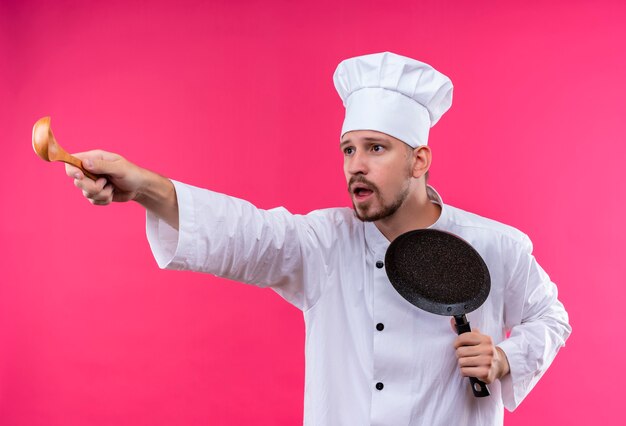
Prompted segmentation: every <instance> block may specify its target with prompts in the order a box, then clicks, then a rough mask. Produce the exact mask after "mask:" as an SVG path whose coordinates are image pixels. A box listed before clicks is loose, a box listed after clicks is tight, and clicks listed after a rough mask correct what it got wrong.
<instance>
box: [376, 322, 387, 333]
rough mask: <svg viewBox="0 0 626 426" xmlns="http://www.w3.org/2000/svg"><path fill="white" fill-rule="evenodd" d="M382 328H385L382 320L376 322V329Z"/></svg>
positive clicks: (380, 329)
mask: <svg viewBox="0 0 626 426" xmlns="http://www.w3.org/2000/svg"><path fill="white" fill-rule="evenodd" d="M384 328H385V324H383V323H382V322H379V323H378V324H376V330H378V331H383V329H384Z"/></svg>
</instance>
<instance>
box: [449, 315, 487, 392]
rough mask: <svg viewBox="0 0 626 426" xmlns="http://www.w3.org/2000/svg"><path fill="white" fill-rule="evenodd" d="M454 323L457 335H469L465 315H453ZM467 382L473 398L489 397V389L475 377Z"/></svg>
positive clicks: (469, 329) (469, 328)
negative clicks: (470, 386)
mask: <svg viewBox="0 0 626 426" xmlns="http://www.w3.org/2000/svg"><path fill="white" fill-rule="evenodd" d="M454 322H455V325H456V332H457V334H463V333H469V332H470V331H472V328H471V327H470V323H469V321H468V320H467V317H466V316H465V314H463V315H455V316H454ZM469 381H470V384H471V385H472V392H474V396H475V397H477V398H481V397H484V396H489V395H491V392H489V388H488V387H487V384H486V383H485V382H483V381H480V380H478V379H477V378H476V377H470V378H469Z"/></svg>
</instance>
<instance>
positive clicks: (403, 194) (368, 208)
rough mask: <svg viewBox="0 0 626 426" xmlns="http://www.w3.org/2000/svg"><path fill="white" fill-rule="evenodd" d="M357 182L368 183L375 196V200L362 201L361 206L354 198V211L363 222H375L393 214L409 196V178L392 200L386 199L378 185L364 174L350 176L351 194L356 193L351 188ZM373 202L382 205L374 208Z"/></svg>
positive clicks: (349, 190) (349, 186)
mask: <svg viewBox="0 0 626 426" xmlns="http://www.w3.org/2000/svg"><path fill="white" fill-rule="evenodd" d="M355 183H363V184H365V185H367V187H368V189H370V190H371V191H372V197H373V198H375V200H372V199H370V200H368V201H367V202H365V203H362V205H361V207H357V206H356V203H355V202H354V199H352V207H353V208H354V213H355V214H356V217H357V218H358V219H359V220H361V221H362V222H375V221H377V220H381V219H385V218H387V217H390V216H392V215H393V214H394V213H395V212H396V211H398V209H399V208H400V206H402V204H403V203H404V201H405V200H406V199H407V197H408V196H409V179H407V181H406V184H405V185H404V186H403V188H401V189H400V190H399V191H398V192H397V193H396V194H395V196H394V197H393V199H392V200H390V201H386V200H384V199H383V197H382V195H381V194H380V190H379V189H378V187H377V186H376V185H375V184H374V183H372V182H370V181H368V180H367V179H365V177H363V176H362V175H357V176H353V177H352V178H350V182H349V184H348V192H350V194H351V195H354V194H353V192H352V190H351V189H350V188H352V185H353V184H355ZM372 203H376V204H378V205H379V206H380V207H379V208H378V209H374V208H372Z"/></svg>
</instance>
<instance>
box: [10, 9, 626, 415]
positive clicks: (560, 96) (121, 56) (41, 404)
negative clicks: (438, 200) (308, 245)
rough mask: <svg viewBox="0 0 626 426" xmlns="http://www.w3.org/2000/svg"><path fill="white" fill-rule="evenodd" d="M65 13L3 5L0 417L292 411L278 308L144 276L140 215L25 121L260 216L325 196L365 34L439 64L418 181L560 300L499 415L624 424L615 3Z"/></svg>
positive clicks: (188, 282) (176, 275)
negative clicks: (239, 202)
mask: <svg viewBox="0 0 626 426" xmlns="http://www.w3.org/2000/svg"><path fill="white" fill-rule="evenodd" d="M85 3H87V2H80V1H55V2H44V1H28V0H22V1H13V2H12V1H9V0H2V1H0V85H1V86H0V129H1V131H2V138H3V143H2V147H3V149H4V150H5V152H4V156H3V157H4V161H3V162H2V164H3V167H2V168H1V169H0V194H1V195H2V198H1V203H2V204H1V208H0V244H1V246H0V247H1V249H2V256H1V258H0V267H1V270H2V273H1V275H0V424H2V425H3V426H15V425H28V426H36V425H64V426H69V425H205V424H206V425H244V424H255V425H295V424H301V419H302V399H303V383H304V380H303V374H304V354H303V344H304V335H303V330H304V325H303V320H302V315H301V313H300V312H299V311H298V310H296V309H295V308H293V307H292V306H290V305H288V304H287V303H285V302H284V301H282V299H280V298H279V297H278V296H277V295H276V294H274V293H273V292H272V291H269V290H259V289H256V288H253V287H249V286H245V285H243V284H237V283H232V282H227V281H225V280H222V279H217V278H214V277H212V276H208V275H201V274H192V273H181V272H171V271H161V270H159V269H158V268H157V266H156V263H155V262H154V260H153V259H152V256H151V254H150V251H149V248H148V244H147V242H146V239H145V234H144V226H145V221H144V213H143V211H142V210H141V209H140V208H139V207H138V206H136V205H114V206H111V207H107V208H101V207H93V206H91V205H90V204H89V203H88V202H86V201H85V200H84V199H83V198H82V196H81V194H80V193H79V191H77V190H76V188H74V187H73V185H72V182H71V180H69V179H68V178H66V177H65V175H64V171H63V166H62V165H61V164H47V163H44V162H43V161H41V160H39V159H38V158H37V157H36V156H35V154H34V153H33V151H32V148H31V144H30V137H31V128H32V125H33V123H34V122H35V121H36V120H37V119H38V118H40V117H42V116H45V115H51V116H52V128H53V130H54V132H55V135H56V137H57V139H58V140H59V142H60V143H61V145H62V146H64V147H65V148H66V149H68V150H69V151H74V152H75V151H82V150H88V149H93V148H102V149H107V150H111V151H115V152H119V153H122V154H123V155H124V156H126V157H127V158H129V159H131V160H132V161H135V162H137V163H139V164H141V165H143V166H145V167H148V168H151V169H154V170H156V171H158V172H160V173H162V174H165V175H167V176H169V177H172V178H175V179H178V180H181V181H184V182H188V183H192V184H195V185H198V186H202V187H208V188H211V189H214V190H217V191H223V192H226V193H229V194H232V195H235V196H238V197H242V198H246V199H248V200H250V201H252V202H254V203H255V204H257V205H258V206H259V207H263V208H270V207H275V206H278V205H284V206H285V207H287V208H288V209H289V210H291V211H292V212H295V213H306V212H308V211H310V210H312V209H315V208H320V207H329V206H337V205H347V204H348V202H349V200H348V197H347V193H346V191H345V183H344V180H343V175H342V171H341V161H342V160H341V155H340V152H339V149H338V138H339V130H340V126H341V120H342V116H343V109H342V106H341V102H340V100H339V98H338V96H337V94H336V93H335V90H334V88H333V85H332V73H333V71H334V69H335V67H336V65H337V64H338V63H339V61H340V60H341V59H344V58H346V57H349V56H353V55H358V54H364V53H372V52H378V51H383V50H391V51H394V52H396V53H400V54H404V55H408V56H412V57H415V58H418V59H421V60H423V61H425V62H428V63H431V64H433V65H435V66H436V67H437V68H438V69H440V70H441V71H442V72H444V73H446V74H447V75H449V76H450V77H451V78H452V80H453V82H454V83H455V87H456V89H455V99H454V105H453V107H452V109H451V111H450V112H449V113H448V114H447V115H445V116H444V118H443V119H442V120H441V122H440V123H439V124H438V125H437V126H436V127H435V128H434V129H433V130H432V132H431V138H430V144H431V147H432V150H433V153H434V154H433V155H434V165H433V168H432V183H433V185H434V186H435V187H436V188H437V189H438V191H439V192H440V193H441V194H442V196H443V198H444V200H445V201H446V202H447V203H449V204H452V205H456V206H458V207H461V208H464V209H467V210H471V211H474V212H476V213H479V214H482V215H485V216H488V217H491V218H495V219H497V220H500V221H503V222H505V223H508V224H511V225H514V226H516V227H518V228H520V229H522V230H523V231H525V232H526V233H528V234H529V236H530V237H531V238H532V240H533V241H534V243H535V248H536V249H535V254H536V256H537V257H538V259H539V261H540V262H541V263H542V265H543V266H544V267H545V268H546V270H547V271H548V272H549V273H550V275H551V277H552V278H553V280H554V281H556V282H557V283H558V285H559V290H560V298H561V300H562V301H563V302H564V304H565V306H566V308H567V309H568V311H569V313H570V317H571V323H572V325H573V328H574V331H573V335H572V337H571V339H570V340H569V341H568V343H567V346H566V347H565V348H564V349H563V350H562V351H561V353H560V354H559V356H558V357H557V359H556V362H555V364H554V365H553V366H552V368H551V369H550V370H549V371H548V373H547V374H546V376H545V377H544V378H543V379H542V380H541V381H540V382H539V384H538V386H537V387H536V389H535V390H534V391H533V392H532V393H531V394H530V396H529V397H528V398H527V400H526V401H524V403H523V404H522V405H521V407H520V408H519V409H518V410H517V411H515V412H514V413H507V423H508V424H509V425H526V424H540V425H544V424H545V425H555V424H563V425H564V424H567V425H578V424H603V425H613V424H615V425H616V424H623V423H622V421H620V419H623V411H622V409H623V400H624V396H623V395H624V394H623V382H624V380H625V379H626V374H625V373H624V369H623V364H624V359H626V351H625V343H624V333H623V331H622V330H623V320H622V319H623V317H624V315H623V314H622V313H623V312H624V306H625V305H626V297H625V293H626V292H625V290H624V277H625V276H626V267H625V265H626V262H625V261H624V254H623V253H624V250H623V244H624V238H625V236H626V232H625V231H626V229H625V227H626V225H625V222H626V221H625V220H624V218H623V214H624V213H623V212H624V207H626V206H625V204H626V203H625V201H624V198H625V197H624V189H623V187H622V185H621V181H623V178H624V165H623V163H624V158H625V155H626V150H625V148H624V144H623V142H624V135H625V131H626V124H625V123H626V120H625V119H624V112H625V110H626V108H625V105H624V99H626V83H625V81H624V80H625V79H624V76H625V75H626V55H625V54H624V52H626V46H625V45H626V25H624V23H625V22H626V7H625V6H624V3H623V2H621V1H615V2H610V1H603V2H598V1H593V2H592V1H544V2H527V1H519V2H500V1H489V2H487V1H485V2H466V1H457V2H453V1H449V2H426V1H415V0H414V1H396V2H393V3H389V2H382V1H373V0H369V1H366V0H358V1H350V2H347V1H338V0H333V1H327V0H322V1H316V2H294V1H287V0H285V1H272V2H268V1H231V2H228V1H226V0H221V1H212V2H202V1H195V2H189V1H182V0H181V1H176V2H171V3H168V2H164V1H160V2H128V1H107V2H93V4H91V5H88V6H87V5H85ZM390 4H393V7H391V6H389V5H390ZM620 314H622V315H620ZM442 403H445V401H444V402H442Z"/></svg>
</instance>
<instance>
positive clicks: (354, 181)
mask: <svg viewBox="0 0 626 426" xmlns="http://www.w3.org/2000/svg"><path fill="white" fill-rule="evenodd" d="M357 183H361V184H363V185H365V186H366V187H367V189H369V190H371V191H373V192H379V191H378V187H377V186H376V184H374V183H373V182H370V181H369V180H367V179H366V178H365V176H363V175H355V176H352V177H351V178H350V180H349V181H348V192H349V193H350V194H352V193H353V191H352V187H353V186H354V185H355V184H357Z"/></svg>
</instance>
